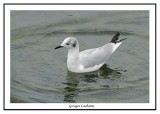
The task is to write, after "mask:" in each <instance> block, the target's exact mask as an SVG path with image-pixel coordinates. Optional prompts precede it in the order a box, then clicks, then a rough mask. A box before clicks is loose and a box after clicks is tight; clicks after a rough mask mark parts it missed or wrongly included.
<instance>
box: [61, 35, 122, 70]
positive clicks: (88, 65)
mask: <svg viewBox="0 0 160 114" xmlns="http://www.w3.org/2000/svg"><path fill="white" fill-rule="evenodd" d="M120 44H121V42H118V43H112V42H111V43H107V44H105V45H103V46H101V47H98V48H94V49H88V50H84V51H82V52H79V43H78V41H77V39H75V38H73V37H68V38H66V39H65V40H64V41H63V42H62V44H61V46H63V47H66V48H68V58H67V67H68V70H69V71H71V72H77V73H84V72H92V71H96V70H98V69H99V68H100V67H102V66H103V65H104V64H106V62H107V60H108V59H109V58H110V56H111V55H112V54H113V52H114V51H115V50H116V49H117V48H118V47H119V46H120Z"/></svg>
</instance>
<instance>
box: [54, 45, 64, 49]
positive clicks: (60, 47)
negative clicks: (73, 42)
mask: <svg viewBox="0 0 160 114" xmlns="http://www.w3.org/2000/svg"><path fill="white" fill-rule="evenodd" d="M62 47H63V46H57V47H56V48H54V49H58V48H62Z"/></svg>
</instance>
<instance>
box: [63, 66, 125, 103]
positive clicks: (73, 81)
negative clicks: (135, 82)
mask: <svg viewBox="0 0 160 114" xmlns="http://www.w3.org/2000/svg"><path fill="white" fill-rule="evenodd" d="M121 71H122V70H121ZM121 71H120V70H114V69H111V68H109V67H108V66H106V65H104V66H102V67H101V68H100V69H99V70H98V71H95V72H91V73H73V72H70V71H68V73H67V77H66V80H67V81H66V83H65V84H66V85H67V86H66V87H65V88H64V94H65V95H64V101H65V102H71V103H75V102H76V100H75V97H76V96H77V95H78V93H79V92H80V88H78V85H79V83H80V82H82V81H84V82H87V83H97V80H98V79H102V80H109V81H110V80H112V81H114V80H116V79H119V78H120V77H122V73H121ZM123 72H126V71H123ZM109 86H110V85H105V86H103V87H109Z"/></svg>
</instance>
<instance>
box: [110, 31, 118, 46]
mask: <svg viewBox="0 0 160 114" xmlns="http://www.w3.org/2000/svg"><path fill="white" fill-rule="evenodd" d="M119 36H120V33H119V32H117V33H116V35H115V36H114V37H113V38H112V40H111V41H110V42H112V43H115V44H116V43H117V40H118V38H119Z"/></svg>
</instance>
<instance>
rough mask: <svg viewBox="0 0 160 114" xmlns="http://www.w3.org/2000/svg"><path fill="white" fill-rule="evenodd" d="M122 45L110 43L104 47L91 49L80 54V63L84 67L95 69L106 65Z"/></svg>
mask: <svg viewBox="0 0 160 114" xmlns="http://www.w3.org/2000/svg"><path fill="white" fill-rule="evenodd" d="M120 44H121V43H117V44H114V43H108V44H106V45H104V46H102V47H99V48H94V49H89V50H85V51H82V52H80V58H79V63H80V64H81V65H82V66H83V67H84V68H88V67H94V66H95V65H99V64H102V65H103V64H105V63H106V61H107V60H108V59H109V58H110V56H111V55H112V53H113V52H114V51H115V50H116V49H117V48H118V47H119V45H120Z"/></svg>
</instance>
